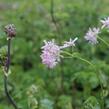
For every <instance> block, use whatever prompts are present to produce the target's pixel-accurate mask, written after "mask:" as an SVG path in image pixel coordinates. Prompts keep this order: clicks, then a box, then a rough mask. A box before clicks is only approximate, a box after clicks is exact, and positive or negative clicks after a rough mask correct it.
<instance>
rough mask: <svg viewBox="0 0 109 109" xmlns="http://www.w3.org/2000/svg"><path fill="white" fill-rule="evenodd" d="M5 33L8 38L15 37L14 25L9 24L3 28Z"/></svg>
mask: <svg viewBox="0 0 109 109" xmlns="http://www.w3.org/2000/svg"><path fill="white" fill-rule="evenodd" d="M5 33H6V34H7V36H8V38H12V37H15V36H16V28H15V26H14V24H9V25H6V26H5Z"/></svg>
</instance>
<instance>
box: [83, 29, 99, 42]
mask: <svg viewBox="0 0 109 109" xmlns="http://www.w3.org/2000/svg"><path fill="white" fill-rule="evenodd" d="M99 33H100V29H99V28H92V29H91V28H89V30H88V32H87V33H86V35H85V37H84V38H85V39H86V40H87V41H89V43H91V44H96V43H98V41H97V36H98V34H99Z"/></svg>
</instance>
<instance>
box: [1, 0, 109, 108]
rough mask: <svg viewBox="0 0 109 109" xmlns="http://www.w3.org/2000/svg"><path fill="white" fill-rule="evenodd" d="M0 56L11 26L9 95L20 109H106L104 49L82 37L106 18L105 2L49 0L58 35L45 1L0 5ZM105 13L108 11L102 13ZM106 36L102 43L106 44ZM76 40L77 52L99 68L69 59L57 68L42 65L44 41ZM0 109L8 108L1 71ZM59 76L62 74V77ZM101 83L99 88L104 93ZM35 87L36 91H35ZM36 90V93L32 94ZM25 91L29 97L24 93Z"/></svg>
mask: <svg viewBox="0 0 109 109" xmlns="http://www.w3.org/2000/svg"><path fill="white" fill-rule="evenodd" d="M0 2H1V3H0V13H1V16H0V20H1V22H0V28H1V30H0V57H2V58H3V56H4V55H6V54H5V53H6V52H7V51H6V48H7V46H6V35H5V34H4V33H3V27H4V26H5V25H6V24H9V23H13V24H15V26H16V28H17V36H16V38H15V39H13V41H12V46H11V48H12V51H11V72H12V73H11V74H10V75H9V78H10V79H9V83H8V84H9V90H10V93H11V95H12V96H13V97H14V99H15V101H16V102H17V104H18V106H19V107H21V108H22V109H102V108H101V107H102V101H101V100H100V97H101V96H102V97H103V99H104V104H105V109H108V108H109V86H108V82H109V72H108V71H109V56H108V54H109V50H108V47H107V46H105V45H104V44H103V43H102V42H99V43H98V44H97V45H96V46H90V44H87V43H86V42H85V41H84V38H83V37H84V35H85V33H86V31H87V29H88V28H89V27H90V26H92V27H93V26H96V25H100V24H99V20H100V19H101V18H104V17H105V16H106V15H108V14H109V12H108V11H107V10H108V5H107V2H108V0H54V7H53V8H54V16H55V19H56V21H57V24H58V26H59V31H60V33H58V32H57V30H56V26H55V25H54V23H53V22H52V18H51V1H50V0H9V1H8V0H0ZM106 9H107V10H106ZM108 35H109V32H108V33H107V32H105V31H103V33H102V38H103V39H104V40H106V41H107V42H108V43H109V41H108ZM75 36H77V37H79V40H78V44H77V47H75V48H73V50H72V49H66V51H72V52H73V51H77V52H79V53H80V54H81V56H82V57H83V58H85V59H87V60H90V61H91V62H92V63H94V64H95V66H96V68H97V69H100V74H99V76H100V78H101V80H102V81H99V79H98V74H97V73H96V70H95V69H93V68H92V66H90V65H87V64H86V63H84V62H82V61H80V60H77V59H75V58H72V59H69V58H68V59H66V58H65V59H64V60H63V64H62V65H58V66H57V67H56V68H55V69H53V70H49V69H47V68H46V67H45V66H44V65H42V63H41V59H40V54H41V49H40V48H41V46H42V45H43V40H44V39H46V40H49V39H53V38H54V39H56V40H57V41H58V42H60V40H61V42H63V41H65V40H69V38H70V37H71V38H75ZM0 72H1V73H0V109H12V107H11V105H10V104H9V103H8V101H7V100H6V96H5V93H4V86H3V71H2V69H0ZM62 72H63V74H62ZM100 84H102V85H103V91H102V90H101V86H100ZM34 88H35V89H34ZM31 89H32V91H35V90H37V91H35V92H31ZM29 92H30V93H29Z"/></svg>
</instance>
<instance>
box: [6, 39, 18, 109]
mask: <svg viewBox="0 0 109 109" xmlns="http://www.w3.org/2000/svg"><path fill="white" fill-rule="evenodd" d="M10 46H11V39H9V40H8V53H7V61H6V65H5V73H7V75H8V71H9V67H10ZM4 88H5V94H6V96H7V98H8V100H9V102H10V103H11V104H12V105H13V107H14V109H18V107H17V105H16V103H15V101H14V100H13V98H12V97H11V96H10V94H9V91H8V76H6V75H4Z"/></svg>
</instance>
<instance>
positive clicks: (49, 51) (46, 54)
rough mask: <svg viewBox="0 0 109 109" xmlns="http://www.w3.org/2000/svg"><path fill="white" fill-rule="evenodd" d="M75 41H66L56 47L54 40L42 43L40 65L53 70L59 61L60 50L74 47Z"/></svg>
mask: <svg viewBox="0 0 109 109" xmlns="http://www.w3.org/2000/svg"><path fill="white" fill-rule="evenodd" d="M76 40H77V38H75V39H74V40H72V39H70V41H66V42H65V43H64V45H62V46H58V45H57V44H56V43H55V41H54V40H52V41H48V42H47V41H44V44H45V45H44V46H43V47H42V54H41V59H42V63H43V64H45V65H46V66H47V67H48V68H54V67H55V66H56V65H57V63H58V62H59V61H60V53H61V50H62V49H64V48H66V47H70V46H74V45H75V41H76Z"/></svg>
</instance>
